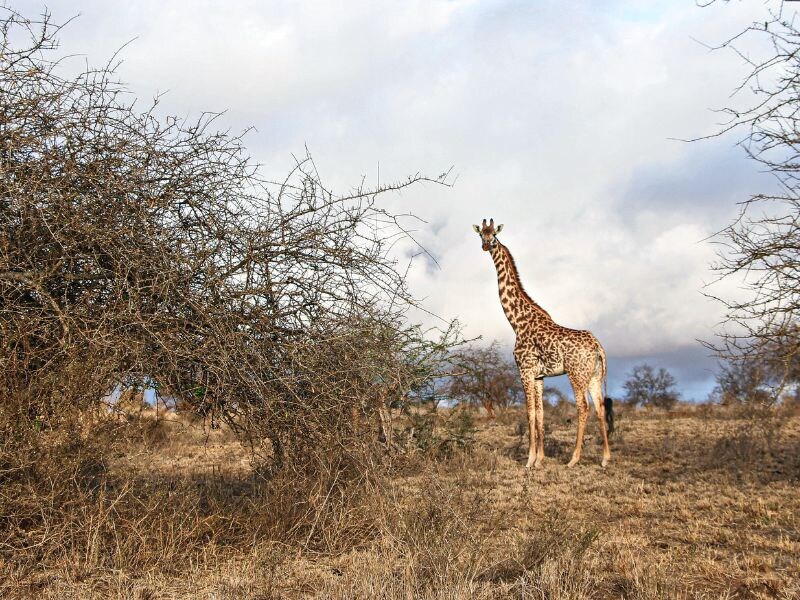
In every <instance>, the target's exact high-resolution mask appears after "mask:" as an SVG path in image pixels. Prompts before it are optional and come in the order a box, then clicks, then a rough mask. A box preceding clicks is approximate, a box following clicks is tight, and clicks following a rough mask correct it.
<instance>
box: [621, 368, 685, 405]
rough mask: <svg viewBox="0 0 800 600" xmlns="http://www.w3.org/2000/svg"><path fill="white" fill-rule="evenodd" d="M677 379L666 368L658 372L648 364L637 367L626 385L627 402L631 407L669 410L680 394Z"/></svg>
mask: <svg viewBox="0 0 800 600" xmlns="http://www.w3.org/2000/svg"><path fill="white" fill-rule="evenodd" d="M675 386H676V381H675V378H674V377H673V376H672V375H671V374H670V372H669V371H667V370H666V369H665V368H664V367H660V368H659V369H658V370H656V369H655V368H654V367H652V366H651V365H648V364H646V363H645V364H641V365H637V366H636V367H634V368H633V371H631V374H630V375H629V376H628V380H627V381H626V382H625V383H624V385H623V387H624V388H625V402H627V403H628V404H630V405H631V406H637V405H640V406H655V407H658V408H664V409H669V408H672V406H674V405H675V403H676V402H677V401H678V398H679V397H680V394H679V393H678V391H677V390H676V389H675Z"/></svg>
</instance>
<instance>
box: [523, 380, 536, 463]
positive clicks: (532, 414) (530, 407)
mask: <svg viewBox="0 0 800 600" xmlns="http://www.w3.org/2000/svg"><path fill="white" fill-rule="evenodd" d="M522 385H523V387H524V388H525V409H526V412H527V414H528V462H527V463H526V464H525V468H526V469H530V468H531V467H537V468H538V467H539V464H540V463H539V462H538V461H537V460H536V380H535V379H534V378H533V377H531V376H530V375H528V374H525V373H523V374H522Z"/></svg>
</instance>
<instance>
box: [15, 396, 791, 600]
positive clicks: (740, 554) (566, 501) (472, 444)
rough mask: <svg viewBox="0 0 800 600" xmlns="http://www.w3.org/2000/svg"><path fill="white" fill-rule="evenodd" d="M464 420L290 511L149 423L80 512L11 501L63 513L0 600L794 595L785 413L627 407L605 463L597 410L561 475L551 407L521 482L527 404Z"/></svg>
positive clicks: (202, 435) (210, 456)
mask: <svg viewBox="0 0 800 600" xmlns="http://www.w3.org/2000/svg"><path fill="white" fill-rule="evenodd" d="M564 408H567V407H562V409H564ZM472 414H473V413H472V412H471V411H466V412H464V413H461V412H459V414H458V415H456V416H457V419H456V420H455V421H453V414H449V415H448V414H447V411H440V416H439V417H438V418H439V419H442V420H447V419H450V421H449V425H448V427H449V428H448V429H446V430H445V429H444V428H443V427H442V426H441V425H440V426H439V427H438V429H436V430H434V432H433V433H431V432H429V434H430V436H429V439H430V440H437V441H436V443H430V444H428V447H427V448H426V449H424V450H419V449H415V450H414V451H411V452H408V453H406V454H403V455H399V456H398V457H396V458H394V459H393V460H392V461H391V464H389V465H388V466H387V467H386V468H387V469H390V472H391V476H390V477H389V478H388V479H386V480H382V479H374V478H365V480H364V481H362V482H360V484H359V485H358V486H355V487H352V488H350V491H349V492H348V493H349V494H351V495H352V496H351V497H350V498H340V497H337V498H334V497H333V496H334V495H336V494H331V492H330V490H333V489H334V486H333V485H332V484H331V485H330V487H328V488H327V491H326V486H324V485H322V484H320V489H319V490H318V491H317V493H316V494H311V496H313V498H314V500H313V501H309V502H306V503H304V505H303V506H297V505H294V506H293V505H291V498H292V494H291V492H289V491H287V490H290V489H291V481H285V482H284V486H283V487H282V488H280V489H281V490H282V491H280V492H275V491H274V490H273V488H270V490H272V491H264V489H263V488H261V487H259V486H258V485H257V484H256V483H255V482H256V480H257V479H258V473H257V472H256V471H254V470H253V467H252V466H251V465H252V464H253V463H252V461H251V460H250V459H249V458H248V457H249V455H250V454H249V451H247V450H246V449H245V448H243V447H242V446H241V445H240V443H239V442H237V441H236V440H235V438H234V436H233V435H232V434H231V433H230V432H227V431H225V430H221V431H220V430H216V431H215V430H208V429H203V428H202V427H199V426H197V425H190V424H189V423H188V422H187V421H186V420H184V419H182V418H177V417H175V416H174V415H169V416H168V417H167V418H162V419H161V420H160V421H159V422H158V423H156V422H154V421H153V419H152V418H151V417H149V416H146V417H144V418H143V419H142V421H141V423H140V427H139V429H138V433H137V435H131V436H129V437H127V438H126V439H125V440H124V443H123V444H122V445H121V446H120V450H119V451H118V452H117V453H116V454H115V455H114V458H113V460H110V461H109V462H107V463H104V464H103V467H102V470H103V477H104V478H106V480H109V481H111V482H112V483H111V484H108V485H105V486H104V487H102V488H101V489H100V491H99V492H98V491H95V492H93V495H92V496H91V498H90V499H91V502H89V501H87V498H88V496H87V498H84V499H83V500H82V501H81V502H78V501H75V502H74V507H73V508H70V506H71V503H72V502H73V501H74V499H73V498H71V497H70V496H69V494H68V493H66V495H64V494H62V493H61V492H58V491H57V490H54V491H53V492H52V495H51V496H50V497H49V500H48V498H46V497H43V495H44V496H46V494H45V492H43V491H42V490H41V489H37V490H34V491H31V490H24V489H19V490H18V493H19V494H25V493H28V494H30V495H31V498H32V499H31V512H32V515H31V518H32V519H33V518H34V516H36V515H34V514H33V513H36V514H37V515H39V513H40V515H39V516H41V515H45V514H46V513H50V514H52V515H56V514H58V515H59V516H58V518H57V519H56V517H55V516H53V517H52V522H51V524H50V525H47V523H48V520H47V518H40V520H39V521H37V522H38V523H39V524H40V526H39V528H38V529H37V528H32V529H31V531H28V532H27V533H22V532H20V534H19V535H28V536H29V537H30V543H29V544H27V546H25V550H24V551H23V552H21V553H17V554H15V555H13V556H9V555H8V554H5V555H4V558H3V559H2V562H0V579H1V580H2V583H0V596H2V597H9V598H17V597H19V598H25V597H36V598H42V599H44V598H72V597H74V598H109V597H111V598H116V597H119V598H140V599H155V598H214V599H223V598H231V599H233V598H253V599H255V598H263V599H267V598H306V597H317V598H643V599H644V598H786V599H789V598H797V597H800V561H798V560H797V557H798V556H800V494H798V482H799V481H800V456H799V455H800V418H799V417H798V416H797V415H796V414H785V415H783V416H782V417H777V418H776V417H774V416H763V415H762V416H761V417H759V418H755V419H753V418H750V419H743V418H741V414H737V413H735V412H731V411H729V410H726V409H722V408H719V407H687V408H685V409H682V410H679V411H674V412H672V413H663V412H658V411H653V412H646V411H634V410H631V409H627V410H625V409H622V410H621V411H619V414H618V422H617V432H616V433H615V434H614V436H613V438H612V451H613V457H612V463H611V465H610V466H609V467H608V468H607V469H602V468H601V467H600V466H599V461H600V455H601V446H600V444H599V438H598V435H597V423H596V420H595V419H594V417H592V421H590V425H589V427H588V428H587V429H588V433H587V435H586V438H585V446H584V448H585V449H584V455H583V458H582V461H581V463H580V464H579V465H578V466H577V467H576V468H575V469H567V468H566V462H567V461H568V458H569V455H570V453H571V451H572V446H573V443H574V432H575V423H574V420H573V419H572V417H573V415H572V413H571V411H569V410H558V409H553V410H551V411H549V414H548V415H547V430H546V445H545V449H546V454H547V460H546V462H545V466H544V467H543V468H542V469H541V470H538V471H532V472H526V471H525V469H524V466H523V465H524V461H525V458H526V452H525V447H526V443H527V442H526V435H527V431H526V427H525V425H524V420H523V418H524V416H523V412H522V410H521V409H510V410H508V411H506V412H504V413H501V414H500V416H499V418H498V419H497V420H495V421H487V420H484V418H483V417H480V416H475V417H473V416H472ZM442 415H444V416H442ZM400 421H401V419H396V421H395V424H396V426H397V425H398V424H399V422H400ZM454 423H455V424H454ZM435 432H439V434H438V437H436V435H435ZM106 433H107V434H108V435H112V436H113V435H114V433H113V432H111V433H108V432H106ZM73 435H75V436H76V437H79V435H78V434H77V433H73ZM94 435H95V436H99V435H101V434H98V433H95V434H94ZM85 447H86V446H83V445H80V444H77V445H76V446H75V449H76V452H77V453H80V452H83V451H85ZM73 458H75V457H73ZM37 460H41V461H45V462H46V460H48V457H38V459H37ZM53 461H54V464H63V460H59V461H56V460H55V458H54V459H53ZM91 464H92V463H91V461H88V462H87V461H81V460H78V458H75V460H74V461H73V463H72V465H73V467H72V468H73V469H74V473H73V474H72V475H71V476H72V477H74V478H75V479H80V478H82V477H84V478H85V477H90V476H96V475H97V474H96V473H91V472H88V473H87V472H86V471H87V469H89V466H87V465H91ZM89 471H91V469H89ZM337 493H338V492H337ZM36 494H38V496H36ZM34 496H36V498H34ZM37 498H38V499H37ZM16 500H17V501H18V500H19V498H17V499H16ZM9 501H10V500H9V499H8V498H3V499H0V502H4V503H8V502H9ZM48 502H50V505H48ZM65 514H66V515H67V516H64V515H65ZM287 514H294V515H295V518H294V519H289V518H288V517H287ZM298 515H300V516H299V517H298ZM42 524H44V525H42ZM300 524H302V527H301V526H300ZM19 528H20V529H24V527H23V526H22V525H20V526H19ZM48 536H50V537H48ZM53 539H55V540H56V542H57V543H55V544H54V543H53ZM6 543H7V541H6V542H5V543H4V545H5V544H6ZM15 543H17V545H18V547H19V540H17V541H16V542H15Z"/></svg>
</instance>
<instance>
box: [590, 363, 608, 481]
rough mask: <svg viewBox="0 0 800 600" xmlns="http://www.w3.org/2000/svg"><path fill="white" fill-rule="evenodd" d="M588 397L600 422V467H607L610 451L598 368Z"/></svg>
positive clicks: (601, 378) (601, 382)
mask: <svg viewBox="0 0 800 600" xmlns="http://www.w3.org/2000/svg"><path fill="white" fill-rule="evenodd" d="M589 395H590V396H591V397H592V402H593V403H594V408H595V410H596V411H597V419H598V421H599V422H600V432H601V433H602V435H603V462H602V463H601V464H602V466H604V467H605V466H607V465H608V461H609V460H611V449H610V448H609V447H608V431H607V430H606V408H605V404H603V375H602V370H601V369H600V368H598V369H597V370H596V371H595V373H594V375H592V379H591V380H590V381H589Z"/></svg>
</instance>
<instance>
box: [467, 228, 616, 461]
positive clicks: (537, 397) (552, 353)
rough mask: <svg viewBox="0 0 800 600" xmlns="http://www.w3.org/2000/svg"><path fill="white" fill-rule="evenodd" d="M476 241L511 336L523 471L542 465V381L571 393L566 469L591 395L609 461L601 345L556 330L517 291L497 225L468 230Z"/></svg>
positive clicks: (584, 335) (587, 335) (587, 336)
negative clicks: (555, 381) (520, 398)
mask: <svg viewBox="0 0 800 600" xmlns="http://www.w3.org/2000/svg"><path fill="white" fill-rule="evenodd" d="M473 228H474V229H475V231H476V232H477V233H478V235H480V237H481V244H482V248H483V250H484V251H485V252H489V253H491V256H492V260H493V261H494V265H495V268H496V269H497V284H498V287H499V292H500V302H501V304H502V305H503V311H504V312H505V314H506V318H507V319H508V322H509V323H510V324H511V327H512V328H513V329H514V333H516V343H515V345H514V360H515V361H516V363H517V367H518V368H519V372H520V377H521V378H522V384H523V387H524V388H525V404H526V408H527V413H528V431H529V434H530V435H529V438H530V445H529V448H528V462H527V464H526V465H525V467H526V468H528V469H529V468H531V467H534V468H538V467H540V466H541V464H542V460H543V459H544V408H543V406H544V404H543V403H544V400H543V392H544V378H545V377H554V376H557V375H563V374H565V373H566V374H567V375H568V376H569V381H570V383H571V384H572V390H573V392H574V393H575V404H576V406H577V408H578V437H577V440H576V442H575V450H574V452H573V453H572V459H571V460H570V461H569V464H568V466H569V467H574V466H575V465H576V464H577V462H578V461H579V460H580V458H581V447H582V446H583V430H584V428H585V427H586V419H587V417H588V416H589V402H588V400H587V398H586V394H587V392H588V393H589V394H590V395H591V398H592V402H593V403H594V406H595V409H596V411H597V418H598V420H599V422H600V430H601V431H602V432H603V461H602V466H604V467H605V466H606V465H607V464H608V461H609V460H610V459H611V450H610V449H609V447H608V434H607V432H606V422H605V407H604V405H603V382H604V381H605V378H606V354H605V351H604V350H603V347H602V346H601V345H600V342H598V341H597V338H596V337H594V335H593V334H592V333H591V332H589V331H580V330H577V329H568V328H567V327H562V326H561V325H558V324H557V323H556V322H555V321H553V319H552V318H551V317H550V315H549V314H548V312H547V311H546V310H545V309H543V308H542V307H541V306H539V305H538V304H537V303H536V302H534V301H533V300H532V299H531V297H530V296H528V294H527V293H526V292H525V290H524V289H523V288H522V283H521V282H520V279H519V272H518V271H517V266H516V264H515V262H514V258H513V257H512V256H511V253H510V252H509V251H508V248H506V247H505V246H504V245H503V244H501V243H500V241H499V240H498V239H497V234H498V233H500V231H501V230H502V229H503V226H502V225H498V226H497V228H495V226H494V219H490V220H489V224H488V225H487V224H486V219H484V220H483V224H482V225H481V226H478V225H473Z"/></svg>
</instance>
